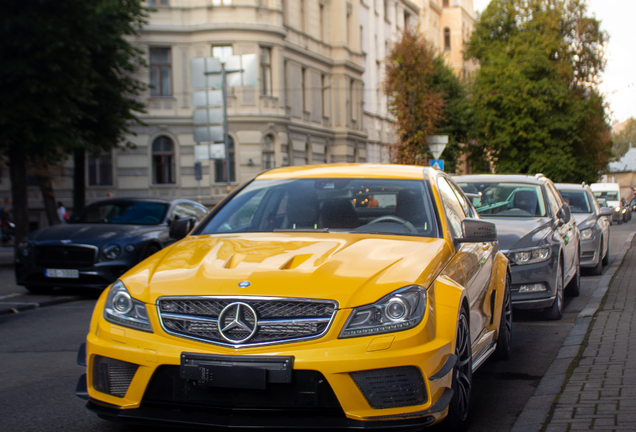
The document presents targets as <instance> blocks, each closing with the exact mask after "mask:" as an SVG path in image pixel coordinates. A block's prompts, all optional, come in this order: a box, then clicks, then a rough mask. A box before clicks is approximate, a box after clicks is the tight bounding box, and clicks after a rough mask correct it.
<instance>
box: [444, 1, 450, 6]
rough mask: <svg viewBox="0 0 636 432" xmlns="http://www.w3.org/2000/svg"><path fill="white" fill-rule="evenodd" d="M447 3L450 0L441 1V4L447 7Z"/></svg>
mask: <svg viewBox="0 0 636 432" xmlns="http://www.w3.org/2000/svg"><path fill="white" fill-rule="evenodd" d="M449 3H450V1H449V0H444V1H443V2H442V6H444V7H449V6H450V4H449Z"/></svg>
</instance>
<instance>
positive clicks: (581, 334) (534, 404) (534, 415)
mask: <svg viewBox="0 0 636 432" xmlns="http://www.w3.org/2000/svg"><path fill="white" fill-rule="evenodd" d="M635 234H636V233H635V232H632V233H630V234H629V235H628V237H627V240H626V241H625V244H624V246H623V248H622V249H621V251H620V252H619V253H618V255H617V256H616V259H615V260H614V262H613V263H612V265H611V266H610V267H609V268H608V269H607V272H606V273H605V274H604V275H603V277H602V278H601V280H600V281H599V283H598V286H597V287H596V289H595V290H594V292H593V293H592V296H591V297H590V299H589V300H588V302H587V304H586V305H585V308H583V310H582V311H581V312H580V313H579V315H578V317H577V318H576V321H574V326H573V327H572V328H571V329H570V332H569V333H568V335H567V337H566V338H565V340H564V341H563V344H562V345H561V349H560V350H559V352H558V353H557V356H556V359H555V360H554V361H553V362H552V364H551V365H550V367H549V368H548V370H547V371H546V373H545V375H544V376H543V378H542V379H541V381H540V382H539V386H538V387H537V389H536V390H535V392H534V394H533V395H532V397H531V398H530V399H529V400H528V402H527V403H526V406H525V407H524V408H523V411H522V412H521V414H520V415H519V417H517V420H516V421H515V423H514V425H513V426H512V429H511V432H539V431H541V429H542V428H543V425H544V423H545V421H546V420H547V418H548V415H549V414H550V410H551V409H552V405H553V403H554V399H555V398H556V397H557V395H559V394H560V393H561V388H562V387H563V383H564V382H565V377H566V373H567V370H568V368H569V367H570V365H571V364H572V362H573V361H574V359H575V358H576V357H577V356H578V354H579V351H580V348H581V344H582V343H583V340H584V339H585V335H586V334H587V331H588V329H589V327H590V324H591V323H592V320H593V317H594V315H596V312H597V311H598V309H599V307H600V306H601V301H602V300H603V297H605V293H607V290H608V288H609V286H610V283H611V282H612V278H613V277H614V274H615V273H616V271H617V270H618V268H619V267H620V265H621V264H622V263H623V259H624V258H625V255H626V254H627V251H628V250H629V248H630V246H631V243H632V239H633V237H634V235H635Z"/></svg>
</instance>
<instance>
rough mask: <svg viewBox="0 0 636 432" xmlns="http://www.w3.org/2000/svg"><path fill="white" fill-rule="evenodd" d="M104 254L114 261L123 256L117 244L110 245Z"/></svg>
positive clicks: (103, 251)
mask: <svg viewBox="0 0 636 432" xmlns="http://www.w3.org/2000/svg"><path fill="white" fill-rule="evenodd" d="M102 254H104V256H105V257H106V258H108V259H110V260H113V259H115V258H117V257H118V256H119V255H121V246H119V245H116V244H112V245H108V246H106V247H105V248H104V250H102Z"/></svg>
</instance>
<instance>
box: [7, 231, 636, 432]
mask: <svg viewBox="0 0 636 432" xmlns="http://www.w3.org/2000/svg"><path fill="white" fill-rule="evenodd" d="M634 230H636V219H634V220H633V221H632V222H630V223H628V224H623V225H620V226H618V225H613V226H612V229H611V232H612V234H611V242H610V256H611V260H613V259H614V257H615V255H616V254H617V253H618V251H619V250H620V249H621V248H622V247H623V244H624V241H625V238H626V237H627V233H629V232H631V231H634ZM600 278H601V277H600V276H594V277H592V276H584V277H583V279H582V292H581V296H580V297H578V298H573V299H569V298H568V299H567V301H566V311H565V315H564V317H563V319H562V320H561V321H558V322H554V321H544V320H542V318H541V317H540V316H539V315H536V314H533V313H528V312H524V313H516V314H515V321H514V330H513V331H514V333H513V336H514V351H513V358H512V360H510V361H506V362H495V361H490V360H489V361H487V362H486V363H485V364H484V365H483V366H482V367H481V368H480V369H479V370H478V371H477V372H476V373H475V375H474V380H475V382H474V405H473V418H472V425H471V428H470V431H471V432H481V431H489V432H496V431H509V430H510V429H511V427H512V425H513V423H514V421H515V420H516V418H517V416H518V415H519V414H520V413H521V411H522V410H523V407H524V406H525V403H526V401H527V400H528V399H529V398H530V397H531V396H532V394H533V393H534V390H535V388H536V386H537V385H538V383H539V381H540V379H541V377H542V376H543V374H544V373H545V371H546V370H547V369H548V367H549V366H550V364H551V363H552V360H553V359H554V358H555V356H556V354H557V351H558V350H559V348H560V347H561V344H562V342H563V340H564V339H565V337H566V336H567V334H568V332H569V330H570V328H571V327H572V325H573V323H574V320H575V319H576V316H577V315H578V313H579V312H580V311H581V309H583V307H584V306H585V304H586V303H587V299H588V298H589V296H590V295H591V293H592V291H593V290H594V289H595V288H596V286H597V284H598V282H599V280H600ZM78 294H80V293H78V292H73V291H65V292H57V293H55V296H54V297H50V296H49V297H43V296H32V295H29V294H27V293H26V292H25V291H24V290H23V289H22V288H20V287H17V286H16V285H15V284H14V282H13V273H12V270H11V269H9V268H0V301H2V299H3V297H4V298H5V299H4V300H5V301H7V298H9V300H12V301H13V300H15V301H16V302H23V303H24V302H31V303H41V304H46V303H47V301H50V300H51V298H53V299H55V298H61V297H64V298H65V299H66V300H72V301H69V302H67V303H63V304H58V305H51V306H48V307H40V308H36V309H32V310H28V311H24V312H20V313H17V314H14V313H11V314H5V315H0V365H1V367H0V430H2V431H6V432H13V431H20V432H22V431H24V432H26V431H38V432H40V431H47V432H49V431H69V432H74V431H77V432H80V431H81V432H85V431H89V430H90V431H91V432H106V431H110V432H124V431H126V432H133V431H134V432H145V431H150V430H152V431H158V430H163V431H168V430H169V429H158V428H140V427H137V426H134V427H131V426H128V427H127V426H123V425H118V424H113V423H110V422H107V421H104V420H101V419H99V418H98V417H96V416H95V415H94V414H92V413H90V412H88V411H87V410H86V409H85V408H84V401H82V400H80V399H78V398H77V397H76V396H75V394H74V392H75V386H76V384H77V380H78V377H79V376H80V375H81V374H82V373H83V372H84V371H83V368H82V367H80V366H77V365H76V362H75V361H76V355H77V348H78V347H79V345H80V344H81V343H82V342H83V340H84V338H85V335H86V331H87V328H88V323H89V320H90V316H91V313H92V309H93V306H94V303H95V298H96V296H95V295H92V296H91V295H88V296H82V295H78ZM7 296H10V297H7ZM435 429H436V430H443V428H441V427H438V428H435Z"/></svg>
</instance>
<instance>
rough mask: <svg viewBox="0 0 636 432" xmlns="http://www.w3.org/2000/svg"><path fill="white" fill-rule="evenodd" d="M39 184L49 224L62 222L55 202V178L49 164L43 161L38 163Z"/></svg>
mask: <svg viewBox="0 0 636 432" xmlns="http://www.w3.org/2000/svg"><path fill="white" fill-rule="evenodd" d="M37 175H38V186H39V187H40V192H41V193H42V201H43V202H44V211H45V212H46V219H47V220H48V222H49V225H58V224H61V223H62V221H61V220H60V217H59V215H58V214H57V203H56V202H55V192H54V191H53V179H52V178H51V172H50V170H49V166H48V165H45V164H43V163H40V164H38V168H37Z"/></svg>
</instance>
